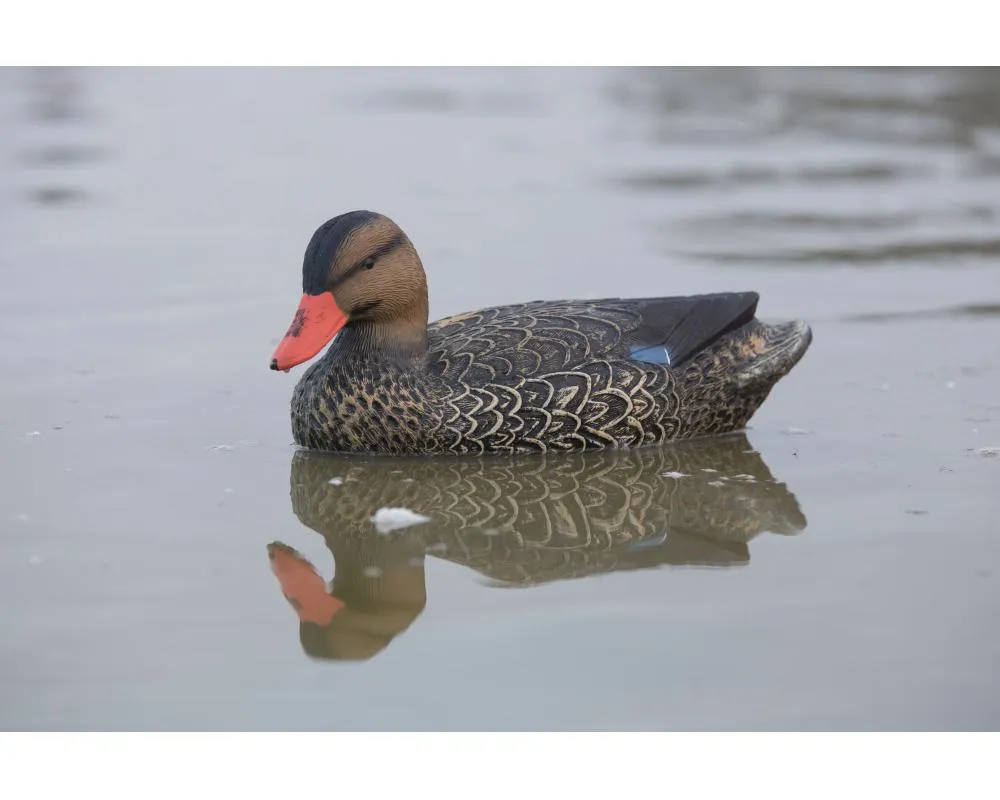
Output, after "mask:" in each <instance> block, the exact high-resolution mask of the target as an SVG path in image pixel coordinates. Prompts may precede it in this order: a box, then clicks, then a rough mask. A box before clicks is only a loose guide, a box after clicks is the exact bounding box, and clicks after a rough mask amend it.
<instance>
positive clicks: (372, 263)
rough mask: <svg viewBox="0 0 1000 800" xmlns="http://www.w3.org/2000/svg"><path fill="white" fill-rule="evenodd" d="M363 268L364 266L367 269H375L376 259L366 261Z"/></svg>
mask: <svg viewBox="0 0 1000 800" xmlns="http://www.w3.org/2000/svg"><path fill="white" fill-rule="evenodd" d="M362 266H363V267H364V268H365V269H371V268H372V267H374V266H375V259H374V258H366V259H365V260H364V263H363V264H362Z"/></svg>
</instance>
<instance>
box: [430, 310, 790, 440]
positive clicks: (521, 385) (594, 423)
mask: <svg viewBox="0 0 1000 800" xmlns="http://www.w3.org/2000/svg"><path fill="white" fill-rule="evenodd" d="M757 301H758V296H757V294H756V293H753V292H745V293H727V294H712V295H695V296H689V297H670V298H652V299H634V300H632V299H616V298H612V299H603V300H580V301H563V302H535V303H525V304H520V305H510V306H501V307H496V308H489V309H483V310H481V311H475V312H471V313H467V314H461V315H458V316H454V317H448V318H446V319H442V320H439V321H437V322H435V323H433V324H432V325H431V326H430V328H429V331H428V348H429V357H428V363H427V369H428V372H430V373H431V374H433V375H436V376H437V377H439V378H440V380H441V381H442V383H443V384H444V386H445V387H446V395H447V400H446V403H447V404H448V405H449V407H450V408H449V413H447V414H446V420H445V433H446V435H447V436H450V437H451V441H450V444H449V445H448V447H449V449H453V450H462V451H469V450H472V451H480V450H481V451H493V450H501V451H502V450H531V449H539V450H545V449H566V450H577V449H587V448H592V447H609V446H612V447H615V446H635V445H642V444H652V443H656V442H662V441H665V440H668V439H675V438H681V437H684V436H689V435H699V434H702V433H714V432H723V431H724V430H731V429H734V428H737V427H741V426H742V425H743V424H745V421H746V419H747V418H748V417H749V415H750V414H751V413H753V411H754V410H756V407H757V406H758V405H759V403H760V402H762V401H763V396H761V397H759V399H758V397H757V392H751V393H750V394H751V395H752V396H750V395H748V396H747V397H746V398H742V397H740V396H739V391H738V390H737V389H738V387H737V386H736V384H737V382H736V381H735V380H731V379H730V378H731V375H727V373H726V369H727V365H726V360H725V359H724V358H723V359H721V360H720V358H719V357H718V356H719V353H718V352H717V351H719V348H720V345H723V344H724V343H725V342H726V340H727V339H732V338H733V337H732V336H727V334H731V333H733V332H734V331H744V330H745V332H746V335H747V336H749V335H751V334H752V333H753V332H754V326H759V327H760V328H762V329H763V328H764V326H762V325H761V324H760V323H757V322H756V321H755V320H754V314H755V312H756V307H757ZM706 358H707V361H708V362H711V363H699V362H705V361H706ZM727 387H728V389H727ZM699 388H700V389H701V390H702V391H699ZM767 389H770V386H768V387H767ZM764 396H766V391H765V392H764ZM751 406H752V408H751Z"/></svg>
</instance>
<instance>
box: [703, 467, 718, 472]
mask: <svg viewBox="0 0 1000 800" xmlns="http://www.w3.org/2000/svg"><path fill="white" fill-rule="evenodd" d="M701 471H702V472H718V471H719V470H717V469H712V468H711V467H702V468H701Z"/></svg>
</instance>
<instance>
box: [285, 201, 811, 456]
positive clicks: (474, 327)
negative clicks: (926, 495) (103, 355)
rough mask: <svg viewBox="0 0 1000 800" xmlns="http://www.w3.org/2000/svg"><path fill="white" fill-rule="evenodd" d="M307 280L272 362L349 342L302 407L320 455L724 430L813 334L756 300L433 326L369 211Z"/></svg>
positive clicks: (479, 317) (313, 255)
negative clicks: (771, 321)
mask: <svg viewBox="0 0 1000 800" xmlns="http://www.w3.org/2000/svg"><path fill="white" fill-rule="evenodd" d="M302 276H303V277H302V285H303V291H304V294H303V295H302V299H301V301H300V304H299V308H298V310H297V312H296V314H295V319H294V320H293V321H292V324H291V326H290V327H289V329H288V332H287V333H286V334H285V337H284V338H283V339H282V341H281V343H280V344H279V345H278V348H277V350H276V351H275V353H274V358H273V359H272V362H271V367H272V368H273V369H279V370H286V371H287V370H288V369H290V368H291V367H293V366H295V365H297V364H301V363H303V362H304V361H307V360H309V359H310V358H312V357H313V356H315V355H316V354H317V353H318V352H319V351H320V350H321V349H322V348H323V347H324V346H325V345H326V344H327V343H328V342H329V341H330V340H331V339H332V338H333V337H334V336H336V337H337V338H336V341H335V342H334V344H333V345H332V346H331V347H330V349H329V351H328V352H327V354H326V355H325V356H324V357H323V358H322V359H321V360H320V361H318V362H317V363H316V364H314V365H313V366H312V367H310V368H309V370H307V371H306V373H305V375H304V376H303V378H302V380H300V381H299V383H298V385H297V386H296V388H295V393H294V395H293V398H292V429H293V433H294V436H295V441H296V442H298V443H299V444H300V445H303V446H306V447H312V448H316V449H320V450H333V451H343V452H378V453H388V454H397V455H398V454H404V453H486V452H501V453H513V452H537V451H545V450H563V451H579V450H595V449H604V448H607V447H628V446H636V445H644V444H645V445H649V444H657V443H661V442H665V441H669V440H674V439H687V438H691V437H695V436H703V435H706V434H718V433H728V432H731V431H734V430H738V429H740V428H742V427H744V426H745V424H746V423H747V421H748V420H749V419H750V417H751V416H752V415H753V414H754V412H756V410H757V409H758V407H759V406H760V405H761V403H763V402H764V400H765V399H766V397H767V395H768V393H769V392H770V391H771V389H772V388H773V387H774V385H775V384H776V383H777V382H778V381H779V380H780V379H781V378H782V377H783V376H784V375H786V374H787V373H788V371H789V370H791V369H792V367H793V366H794V365H795V364H796V363H797V362H798V360H799V359H800V358H801V357H802V355H803V354H804V353H805V351H806V349H807V348H808V347H809V343H810V341H811V339H812V333H811V332H810V329H809V327H808V326H807V325H806V324H805V323H804V322H800V321H795V322H789V323H785V324H782V325H773V326H772V325H765V324H764V323H762V322H760V321H759V320H758V319H757V318H756V317H755V316H754V315H755V313H756V310H757V301H758V296H757V295H756V294H755V293H753V292H742V293H729V294H711V295H697V296H691V297H658V298H646V299H620V298H617V299H605V300H565V301H554V302H535V303H527V304H521V305H512V306H503V307H498V308H488V309H483V310H480V311H475V312H471V313H468V314H460V315H458V316H455V317H450V318H448V319H444V320H440V321H438V322H435V323H434V324H432V325H430V326H428V324H427V319H428V316H427V281H426V276H425V274H424V269H423V266H422V265H421V263H420V257H419V256H418V255H417V251H416V249H415V248H414V247H413V244H412V243H411V242H410V240H409V238H407V236H406V234H404V233H403V232H402V231H401V230H400V229H399V228H398V227H397V226H396V224H395V223H393V222H392V221H391V220H389V219H388V218H386V217H384V216H382V215H380V214H374V213H372V212H368V211H353V212H350V213H347V214H342V215H341V216H339V217H334V218H333V219H331V220H329V221H328V222H326V223H324V224H323V225H322V226H320V228H319V229H318V230H317V231H316V233H315V234H314V235H313V238H312V240H311V241H310V242H309V246H308V247H307V249H306V253H305V259H304V263H303V268H302ZM338 334H339V335H338Z"/></svg>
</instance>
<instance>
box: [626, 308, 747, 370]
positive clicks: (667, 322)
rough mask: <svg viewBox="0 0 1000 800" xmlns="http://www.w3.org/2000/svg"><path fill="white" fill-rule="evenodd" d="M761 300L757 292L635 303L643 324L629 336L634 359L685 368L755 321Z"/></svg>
mask: <svg viewBox="0 0 1000 800" xmlns="http://www.w3.org/2000/svg"><path fill="white" fill-rule="evenodd" d="M759 299H760V297H759V295H758V294H757V293H756V292H727V293H725V294H703V295H692V296H690V297H664V298H655V299H650V300H636V301H633V303H634V308H635V309H636V311H637V312H638V313H639V315H640V316H641V318H642V322H641V323H640V325H639V327H638V328H637V329H636V330H635V331H633V332H632V333H630V334H629V336H628V344H629V349H630V352H631V355H632V356H633V357H634V358H636V359H637V360H640V361H644V360H650V361H654V362H656V363H666V364H669V365H670V366H672V367H676V366H678V365H680V364H683V363H684V362H685V361H687V360H688V359H689V358H691V356H694V355H697V354H698V353H700V352H701V351H702V350H704V349H705V348H706V347H708V346H709V345H711V344H712V342H714V341H715V340H716V339H718V338H719V337H721V336H723V335H725V334H726V333H729V332H730V331H733V330H736V329H737V328H739V327H741V326H742V325H745V324H746V323H748V322H749V321H750V320H752V319H753V318H754V314H756V313H757V302H758V300H759Z"/></svg>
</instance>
